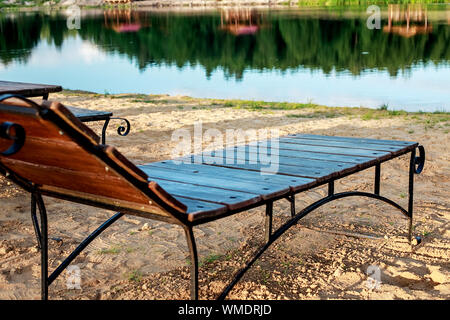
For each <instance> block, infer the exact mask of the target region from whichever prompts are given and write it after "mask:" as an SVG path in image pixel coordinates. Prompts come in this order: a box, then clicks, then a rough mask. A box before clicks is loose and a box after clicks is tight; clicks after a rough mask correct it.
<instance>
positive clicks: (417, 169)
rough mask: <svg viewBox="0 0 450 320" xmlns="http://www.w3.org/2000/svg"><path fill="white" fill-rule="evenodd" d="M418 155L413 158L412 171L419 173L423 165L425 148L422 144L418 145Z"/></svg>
mask: <svg viewBox="0 0 450 320" xmlns="http://www.w3.org/2000/svg"><path fill="white" fill-rule="evenodd" d="M418 149H419V156H418V157H416V158H415V159H414V165H415V167H414V172H415V173H417V174H419V173H421V172H422V170H423V167H424V165H425V148H424V147H423V146H418Z"/></svg>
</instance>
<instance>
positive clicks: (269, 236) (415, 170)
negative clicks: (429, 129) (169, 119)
mask: <svg viewBox="0 0 450 320" xmlns="http://www.w3.org/2000/svg"><path fill="white" fill-rule="evenodd" d="M417 148H418V149H419V152H420V156H419V157H417V156H416V148H414V149H412V151H410V153H411V155H410V166H409V186H408V192H409V198H408V209H405V208H403V207H402V206H401V205H399V204H398V203H396V202H395V201H393V200H391V199H388V198H386V197H383V196H381V195H380V177H381V163H377V164H376V165H375V178H374V193H369V192H362V191H347V192H340V193H335V189H334V182H335V181H336V180H338V179H340V178H342V177H339V178H337V179H332V180H330V181H328V182H327V183H328V195H327V196H326V197H324V198H322V199H320V200H318V201H316V202H314V203H312V204H310V205H309V206H307V207H306V208H304V209H303V210H301V211H299V212H298V213H295V194H292V195H291V196H289V197H287V198H286V199H287V200H288V201H289V202H290V203H291V218H290V219H289V220H288V221H287V222H285V223H284V224H283V225H282V226H281V227H279V228H278V229H277V230H276V231H274V232H273V231H272V219H273V202H274V201H273V200H272V201H268V202H267V203H266V214H265V232H264V235H265V244H264V245H263V246H261V247H260V248H259V249H258V250H257V251H256V253H255V255H254V256H253V257H252V258H251V259H250V260H249V261H248V262H247V263H246V265H245V266H244V267H243V268H241V269H240V270H239V271H238V272H237V273H236V274H235V276H234V278H233V279H232V280H231V281H230V283H229V284H228V286H227V287H226V288H225V289H224V290H223V291H222V293H221V294H220V295H219V297H218V300H224V299H225V298H226V296H227V295H228V293H229V292H230V291H231V290H232V289H233V287H234V286H235V285H236V284H237V282H238V281H239V280H240V279H241V278H242V276H243V275H244V274H245V273H246V272H247V271H248V270H249V269H250V267H251V266H252V265H253V264H254V263H255V261H256V260H257V259H258V258H259V257H260V256H261V255H262V254H263V253H264V252H265V251H266V250H267V249H268V248H269V247H270V245H271V244H272V243H273V242H275V241H276V240H277V239H278V238H279V237H281V236H282V235H283V234H284V233H285V232H286V231H288V230H289V229H290V228H291V227H292V226H294V225H295V224H296V223H297V222H298V221H299V220H300V219H302V218H304V217H305V216H306V215H307V214H309V213H310V212H312V211H314V210H315V209H318V208H320V207H321V206H323V205H325V204H327V203H329V202H332V201H334V200H338V199H342V198H347V197H354V196H359V197H367V198H372V199H377V200H380V201H383V202H385V203H387V204H389V205H391V206H393V207H394V208H396V209H398V210H399V211H400V212H401V213H402V214H403V215H404V216H406V217H407V218H408V220H409V224H408V241H409V243H410V244H411V241H412V232H413V230H412V229H413V224H412V223H413V202H414V174H420V173H421V172H422V169H423V167H424V164H425V149H424V148H423V146H420V145H419V146H418V147H417ZM391 160H392V159H391ZM305 191H306V190H305ZM301 192H304V191H301ZM186 238H187V241H188V246H189V250H190V253H191V266H190V268H191V287H190V293H191V299H198V257H197V250H196V247H195V242H194V237H193V233H192V228H189V234H188V233H187V232H186Z"/></svg>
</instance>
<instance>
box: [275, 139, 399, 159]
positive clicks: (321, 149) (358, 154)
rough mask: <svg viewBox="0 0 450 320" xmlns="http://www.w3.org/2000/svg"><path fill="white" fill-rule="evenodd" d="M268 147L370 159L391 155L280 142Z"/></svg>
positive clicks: (382, 152)
mask: <svg viewBox="0 0 450 320" xmlns="http://www.w3.org/2000/svg"><path fill="white" fill-rule="evenodd" d="M268 147H273V148H279V149H287V150H296V151H308V152H318V153H325V154H337V155H349V156H354V157H361V156H362V157H371V158H379V159H384V158H390V157H391V153H390V152H386V151H375V150H364V149H357V148H337V147H327V146H310V145H301V144H295V143H286V142H282V141H280V142H279V143H278V144H274V145H273V146H272V145H271V144H270V143H268Z"/></svg>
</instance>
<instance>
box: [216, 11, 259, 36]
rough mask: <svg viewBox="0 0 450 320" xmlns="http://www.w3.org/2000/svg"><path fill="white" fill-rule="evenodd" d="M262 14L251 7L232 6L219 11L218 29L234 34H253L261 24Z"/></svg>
mask: <svg viewBox="0 0 450 320" xmlns="http://www.w3.org/2000/svg"><path fill="white" fill-rule="evenodd" d="M263 19H264V14H262V13H261V12H259V11H257V10H255V9H252V8H232V9H228V8H227V9H222V10H221V11H220V29H221V30H224V31H227V32H230V33H231V34H233V35H235V36H241V35H253V34H255V33H257V32H258V31H259V29H260V28H261V27H262V26H263Z"/></svg>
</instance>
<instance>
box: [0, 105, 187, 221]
mask: <svg viewBox="0 0 450 320" xmlns="http://www.w3.org/2000/svg"><path fill="white" fill-rule="evenodd" d="M12 124H14V125H12ZM0 125H3V126H7V125H10V131H14V132H10V135H14V134H16V135H17V134H19V133H20V132H18V131H20V130H21V128H23V130H24V132H25V140H24V143H23V146H21V147H20V149H19V150H18V151H16V152H12V153H13V154H9V155H7V153H8V152H5V150H10V151H11V148H12V147H11V145H12V142H13V140H10V139H8V137H7V136H5V134H4V136H3V137H1V136H0V152H1V154H0V165H1V167H2V168H3V171H6V173H5V174H8V173H9V174H13V175H14V176H15V177H17V178H18V179H19V180H20V181H22V182H23V185H22V186H24V187H26V188H27V186H28V189H33V188H35V189H36V190H38V191H41V192H42V193H43V194H47V195H54V196H59V197H62V198H67V199H71V200H74V201H77V200H78V201H80V202H86V203H89V204H93V205H97V206H99V207H102V206H103V207H117V208H125V209H130V210H135V211H144V212H149V213H153V214H157V215H163V216H167V217H169V218H170V217H172V218H173V217H176V218H178V220H180V217H183V216H184V214H183V213H184V212H185V211H186V207H185V206H184V205H183V204H182V203H180V202H179V201H177V200H176V199H174V198H173V197H171V196H170V195H169V194H168V193H167V192H165V191H164V190H163V189H162V188H161V187H160V186H159V185H158V184H156V183H155V182H149V181H148V177H147V175H146V174H145V173H144V172H142V171H141V170H140V169H138V168H137V167H136V166H134V165H133V164H132V163H131V162H130V161H128V160H127V159H126V158H125V157H124V156H123V155H121V154H120V153H119V152H118V151H117V150H116V149H115V148H113V147H111V146H106V145H101V144H99V137H98V136H97V135H96V134H95V133H94V132H93V131H92V130H90V129H89V128H88V127H86V126H85V125H84V124H83V123H81V122H80V121H79V120H78V119H77V118H76V117H75V116H74V115H73V114H72V113H71V112H70V111H69V110H68V109H67V108H65V107H64V106H63V105H62V104H60V103H58V102H49V101H43V102H42V103H41V104H36V103H34V102H33V101H30V100H28V99H24V98H20V99H19V98H17V97H10V98H7V99H4V100H3V101H0ZM8 148H9V149H8ZM29 191H32V190H29Z"/></svg>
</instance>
